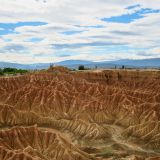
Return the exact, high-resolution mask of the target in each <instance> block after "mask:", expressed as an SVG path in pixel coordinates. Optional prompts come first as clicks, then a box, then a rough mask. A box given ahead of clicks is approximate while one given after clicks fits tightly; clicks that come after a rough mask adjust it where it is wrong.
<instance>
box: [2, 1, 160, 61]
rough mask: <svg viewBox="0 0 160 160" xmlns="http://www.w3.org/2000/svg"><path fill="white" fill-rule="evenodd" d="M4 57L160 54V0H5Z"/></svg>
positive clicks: (58, 58)
mask: <svg viewBox="0 0 160 160" xmlns="http://www.w3.org/2000/svg"><path fill="white" fill-rule="evenodd" d="M0 4H1V5H0V6H1V9H0V44H1V45H0V61H7V62H18V63H40V62H42V63H45V62H53V61H56V62H57V61H63V60H68V59H80V60H92V61H103V60H116V59H126V58H129V59H145V58H160V46H159V42H160V29H159V28H160V21H159V19H160V0H154V1H153V2H151V1H149V0H141V1H140V0H116V1H112V0H107V1H105V0H87V1H86V0H75V1H72V0H67V1H66V0H61V1H58V0H45V1H44V0H28V1H27V3H26V1H24V0H16V1H12V0H7V1H3V0H0Z"/></svg>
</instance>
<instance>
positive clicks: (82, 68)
mask: <svg viewBox="0 0 160 160" xmlns="http://www.w3.org/2000/svg"><path fill="white" fill-rule="evenodd" d="M78 70H90V68H86V67H84V65H80V66H78Z"/></svg>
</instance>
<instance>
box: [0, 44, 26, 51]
mask: <svg viewBox="0 0 160 160" xmlns="http://www.w3.org/2000/svg"><path fill="white" fill-rule="evenodd" d="M27 49H28V48H27V47H24V46H23V45H17V44H11V45H7V46H5V47H3V48H1V52H3V53H6V52H9V53H11V52H14V53H15V52H16V53H19V52H24V51H26V50H27Z"/></svg>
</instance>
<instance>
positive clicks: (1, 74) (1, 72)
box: [0, 68, 4, 76]
mask: <svg viewBox="0 0 160 160" xmlns="http://www.w3.org/2000/svg"><path fill="white" fill-rule="evenodd" d="M3 75H4V73H3V70H2V69H1V68H0V76H3Z"/></svg>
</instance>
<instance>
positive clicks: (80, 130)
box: [0, 70, 160, 160]
mask: <svg viewBox="0 0 160 160" xmlns="http://www.w3.org/2000/svg"><path fill="white" fill-rule="evenodd" d="M106 159H127V160H141V159H148V160H149V159H154V160H157V159H160V72H159V71H129V70H105V71H99V72H69V71H64V72H61V71H59V72H55V70H49V72H46V73H34V74H28V75H24V76H19V77H9V78H6V77H1V78H0V160H106Z"/></svg>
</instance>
